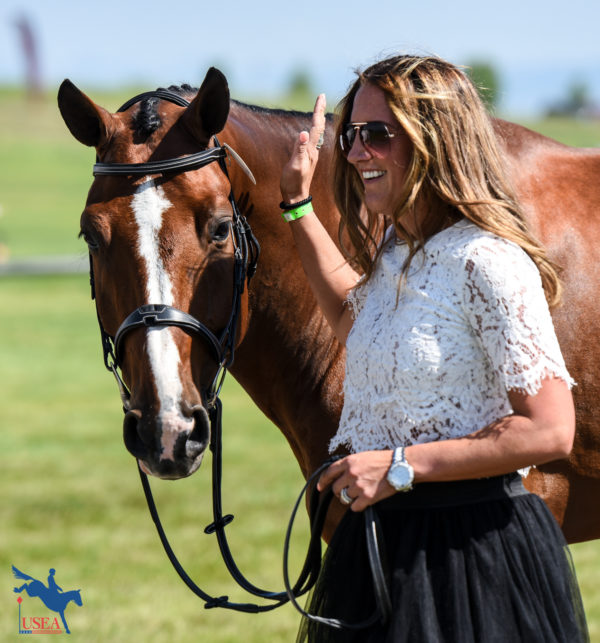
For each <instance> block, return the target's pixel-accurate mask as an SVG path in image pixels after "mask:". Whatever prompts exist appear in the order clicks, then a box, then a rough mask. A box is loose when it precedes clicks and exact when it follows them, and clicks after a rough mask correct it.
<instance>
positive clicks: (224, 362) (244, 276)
mask: <svg viewBox="0 0 600 643" xmlns="http://www.w3.org/2000/svg"><path fill="white" fill-rule="evenodd" d="M146 98H160V99H163V100H167V101H170V102H172V103H175V104H176V105H180V106H182V107H187V106H188V105H189V102H188V101H187V100H186V99H184V98H183V97H182V96H180V95H179V94H176V93H174V92H171V91H168V90H157V91H154V92H146V93H143V94H139V95H138V96H135V97H133V98H132V99H130V100H129V101H127V102H126V103H125V104H124V105H123V106H122V107H121V108H120V109H119V110H118V111H119V112H122V111H125V110H127V109H129V107H131V106H133V105H134V104H136V103H137V102H139V101H141V100H144V99H146ZM212 142H213V145H214V147H210V148H208V149H206V150H203V151H201V152H197V153H195V154H188V155H185V156H181V157H178V158H173V159H167V160H163V161H149V162H145V163H100V162H96V163H95V165H94V169H93V173H94V176H106V175H109V176H114V175H119V176H141V175H148V174H164V173H169V172H186V171H189V170H195V169H199V168H202V167H204V166H206V165H208V164H210V163H212V162H214V161H216V162H218V163H219V166H220V168H221V170H222V171H223V173H224V174H225V176H226V177H227V179H228V181H229V183H230V186H231V180H230V179H229V174H228V172H227V163H226V160H227V159H228V156H229V155H230V156H232V157H233V158H234V160H236V162H238V163H240V164H241V165H242V169H244V171H246V172H247V173H249V170H248V169H247V168H246V167H245V164H244V163H243V161H242V160H241V159H240V158H239V157H238V155H237V154H236V153H235V152H234V151H233V150H232V149H231V148H230V147H229V146H228V145H227V144H223V145H221V144H220V143H219V141H218V140H217V138H216V137H213V139H212ZM250 176H251V174H250ZM251 178H252V179H253V177H251ZM229 202H230V204H231V208H232V212H233V220H232V238H233V244H234V262H235V263H234V278H233V299H232V307H231V313H230V316H229V320H228V322H227V324H226V326H225V328H224V329H223V331H222V332H221V333H220V334H219V335H217V334H215V333H214V332H213V331H212V330H210V329H209V328H207V327H206V326H205V325H204V324H203V323H202V322H201V321H199V320H197V319H196V318H195V317H193V316H192V315H190V314H189V313H186V312H184V311H182V310H178V309H177V308H173V307H172V306H168V305H166V304H146V305H143V306H140V307H139V308H137V309H136V310H134V311H133V312H132V313H131V314H129V315H128V316H127V317H126V318H125V320H124V321H123V322H122V323H121V325H120V326H119V328H118V330H117V332H116V333H115V335H114V337H113V336H111V335H109V334H108V333H107V332H106V330H105V329H104V327H103V325H102V322H101V320H100V315H99V313H98V324H99V326H100V334H101V339H102V349H103V354H104V365H105V366H106V368H107V369H108V370H109V371H111V372H112V373H113V375H114V376H115V378H116V380H117V384H118V387H119V392H120V395H121V400H122V403H123V409H124V410H125V411H126V410H129V400H130V393H129V391H128V389H127V386H126V384H125V382H124V381H123V379H122V377H121V375H120V373H119V370H120V366H121V363H122V358H123V341H124V338H125V336H126V335H127V334H128V333H129V332H131V331H132V330H134V329H136V328H155V327H166V326H176V327H178V328H181V329H182V330H184V331H185V332H186V333H188V334H190V335H192V336H198V337H200V338H201V339H202V340H203V341H204V343H205V344H206V345H207V347H208V348H209V349H210V352H211V354H212V357H213V358H214V359H215V362H216V363H217V365H218V367H217V372H216V375H215V377H214V379H213V382H212V385H211V388H210V390H209V393H208V400H207V403H206V408H207V411H208V416H209V420H210V425H211V439H210V449H211V451H212V453H213V458H212V474H213V485H212V488H213V522H212V523H211V524H210V525H208V526H207V527H206V528H205V530H204V531H205V533H207V534H212V533H214V534H216V537H217V541H218V544H219V549H220V551H221V555H222V557H223V560H224V562H225V565H226V566H227V569H228V570H229V572H230V574H231V576H232V577H233V579H234V580H235V581H236V582H237V583H238V585H240V586H241V587H242V588H243V589H244V590H246V591H247V592H249V593H250V594H252V595H254V596H257V597H259V598H261V599H264V600H267V601H271V602H270V603H267V604H264V605H255V604H253V603H233V602H231V601H230V600H229V597H228V596H219V597H215V596H211V595H210V594H207V593H206V592H204V591H203V590H202V589H201V588H200V587H198V586H197V585H196V583H194V581H193V580H192V579H191V578H190V577H189V576H188V574H187V573H186V572H185V570H184V569H183V567H182V566H181V564H180V563H179V561H178V560H177V557H176V556H175V553H174V552H173V550H172V548H171V546H170V544H169V541H168V539H167V536H166V534H165V532H164V529H163V527H162V524H161V522H160V518H159V516H158V511H157V509H156V504H155V502H154V498H153V496H152V491H151V488H150V483H149V481H148V477H147V475H146V474H145V473H144V472H143V471H142V470H141V469H140V468H139V466H138V471H139V474H140V478H141V481H142V487H143V489H144V494H145V496H146V501H147V503H148V508H149V510H150V514H151V516H152V519H153V521H154V523H155V526H156V529H157V531H158V535H159V537H160V540H161V542H162V544H163V547H164V549H165V552H166V553H167V556H168V557H169V560H170V561H171V563H172V565H173V567H174V568H175V570H176V571H177V573H178V574H179V576H180V577H181V579H182V580H183V582H184V583H185V584H186V585H187V586H188V587H189V588H190V589H191V590H192V591H193V592H194V593H195V594H196V595H197V596H199V597H200V598H201V599H202V600H203V601H204V602H205V607H206V608H212V607H222V608H226V609H232V610H236V611H241V612H250V613H259V612H266V611H269V610H272V609H275V608H277V607H279V606H281V605H283V604H284V603H287V602H288V601H291V602H292V603H293V605H294V606H295V607H296V608H297V609H298V610H299V611H300V612H301V613H302V614H303V615H305V616H307V617H309V618H312V619H314V620H317V621H320V622H322V623H326V624H328V625H331V626H333V627H337V628H339V627H348V628H352V629H360V628H364V627H368V626H370V625H372V624H374V623H375V622H376V621H377V620H380V619H383V620H385V619H386V618H387V615H388V614H389V612H390V610H391V603H390V599H389V595H388V591H387V586H386V583H385V578H384V574H383V570H382V567H381V560H380V555H379V550H378V538H377V530H378V527H377V524H378V523H377V518H376V514H375V512H373V510H372V508H371V507H369V508H368V509H367V510H366V511H365V521H366V522H365V524H366V531H367V545H368V555H369V562H370V566H371V573H372V576H373V583H374V588H375V594H376V598H377V603H378V607H377V609H376V610H375V612H374V614H373V615H372V616H371V617H370V618H369V619H367V620H365V621H363V622H361V623H356V624H354V623H345V622H342V621H340V620H338V619H327V618H323V617H319V616H313V615H310V614H307V613H306V612H304V610H302V608H301V607H300V606H299V605H298V603H297V598H299V597H300V596H302V595H303V594H305V593H306V592H308V591H309V590H310V589H311V588H312V586H313V585H314V583H315V582H316V580H317V576H318V574H319V570H320V566H321V532H322V530H323V526H324V522H325V517H326V514H327V510H328V508H329V504H330V502H331V499H332V493H331V491H329V492H327V493H324V494H319V493H318V492H317V491H316V480H317V479H318V476H319V475H320V474H321V473H322V472H323V471H324V470H325V468H326V467H327V466H329V464H331V462H332V461H331V460H330V461H328V462H326V463H325V464H323V465H322V466H321V467H320V468H319V469H318V470H317V471H316V472H314V473H313V475H312V476H311V477H310V478H309V480H308V481H307V483H306V485H305V486H304V488H303V490H302V492H301V494H300V497H299V498H298V500H297V502H296V504H295V506H294V510H293V513H292V517H291V519H290V523H289V526H288V530H287V533H286V541H285V546H284V585H285V591H283V592H271V591H266V590H263V589H260V588H259V587H257V586H255V585H254V584H252V583H251V582H250V581H248V580H247V579H246V578H245V577H244V575H243V574H242V573H241V572H240V570H239V568H238V566H237V565H236V563H235V561H234V559H233V556H232V554H231V550H230V547H229V544H228V541H227V537H226V534H225V527H226V526H227V525H228V524H229V523H230V522H231V521H232V520H233V515H231V514H223V510H222V500H221V478H222V421H221V420H222V404H221V400H220V398H219V393H220V390H221V387H222V384H223V380H224V378H225V375H226V373H227V369H228V368H229V367H230V366H231V364H232V363H233V359H234V353H235V343H236V338H237V331H238V323H239V318H240V311H241V300H242V294H243V292H244V287H245V284H246V282H248V283H249V281H250V279H251V278H252V276H253V275H254V273H255V272H256V266H257V262H258V257H259V254H260V245H259V243H258V241H257V240H256V237H255V236H254V234H253V233H252V229H251V228H250V225H249V224H248V221H247V220H246V218H245V217H244V215H243V214H242V213H241V212H240V209H239V208H238V205H237V203H236V200H235V197H234V195H233V187H230V192H229ZM90 284H91V287H92V299H95V283H94V272H93V264H92V258H91V255H90ZM310 485H312V495H311V502H310V524H311V539H310V543H309V546H308V551H307V555H306V559H305V562H304V565H303V568H302V570H301V572H300V575H299V577H298V580H297V581H296V583H295V584H294V585H293V587H292V586H291V583H290V580H289V574H288V569H287V556H288V551H289V541H290V537H291V529H292V525H293V521H294V518H295V516H296V512H297V510H298V506H299V505H300V502H301V499H302V497H303V495H304V493H306V492H307V490H308V488H309V486H310Z"/></svg>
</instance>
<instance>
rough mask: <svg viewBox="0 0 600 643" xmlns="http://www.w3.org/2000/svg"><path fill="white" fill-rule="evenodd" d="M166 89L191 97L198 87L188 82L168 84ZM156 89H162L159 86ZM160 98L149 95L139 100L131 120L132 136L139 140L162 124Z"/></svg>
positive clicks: (162, 89)
mask: <svg viewBox="0 0 600 643" xmlns="http://www.w3.org/2000/svg"><path fill="white" fill-rule="evenodd" d="M167 89H168V91H170V92H173V93H175V94H179V95H180V96H184V97H187V96H189V98H190V100H191V98H192V97H193V96H194V95H195V94H197V93H198V89H197V88H195V87H192V86H191V85H188V84H183V85H170V86H169V87H168V88H167ZM157 91H164V88H162V87H159V88H158V90H157ZM159 102H160V98H156V97H150V98H144V100H142V101H140V103H139V108H138V110H137V112H136V113H135V115H134V116H133V119H132V121H131V125H132V129H133V133H134V136H135V137H136V138H138V139H140V140H146V139H147V138H148V137H149V136H150V135H151V134H153V133H154V132H156V131H157V130H158V129H160V127H161V126H162V118H161V116H160V114H159V112H158V103H159Z"/></svg>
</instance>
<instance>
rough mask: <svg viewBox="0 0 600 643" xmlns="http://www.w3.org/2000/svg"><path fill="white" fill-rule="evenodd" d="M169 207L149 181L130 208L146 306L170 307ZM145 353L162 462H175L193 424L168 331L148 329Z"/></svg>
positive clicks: (178, 362) (138, 191)
mask: <svg viewBox="0 0 600 643" xmlns="http://www.w3.org/2000/svg"><path fill="white" fill-rule="evenodd" d="M170 207H172V203H171V202H170V201H169V200H168V199H167V198H166V196H165V193H164V190H163V189H162V187H161V186H156V185H155V183H154V181H153V180H151V179H150V180H148V181H146V182H145V183H143V184H142V185H140V187H139V188H138V189H137V190H136V192H135V194H134V196H133V199H132V201H131V208H132V210H133V212H134V215H135V220H136V223H137V225H138V232H139V234H138V245H137V248H138V252H139V254H140V256H141V257H142V259H143V261H144V263H145V264H146V275H147V282H146V297H147V303H149V304H166V305H167V306H172V305H173V284H172V282H171V278H170V277H169V274H168V273H167V271H166V269H165V266H164V264H163V261H162V259H161V256H160V252H159V234H160V229H161V227H162V218H163V213H164V212H165V211H166V210H168V209H169V208H170ZM147 333H148V335H147V352H148V358H149V360H150V368H151V369H152V374H153V376H154V382H155V385H156V391H157V393H158V399H159V402H160V410H159V414H158V420H159V422H160V424H161V429H162V431H161V446H162V453H161V456H160V459H161V460H174V448H175V443H176V441H177V438H178V437H179V436H180V435H181V434H182V432H187V431H191V430H192V429H193V428H194V427H193V424H194V421H193V419H191V418H185V417H183V415H182V414H181V398H182V394H183V386H182V384H181V378H180V376H179V364H180V361H181V360H180V357H179V351H178V349H177V345H176V344H175V340H174V339H173V335H172V331H171V329H170V328H149V329H148V331H147Z"/></svg>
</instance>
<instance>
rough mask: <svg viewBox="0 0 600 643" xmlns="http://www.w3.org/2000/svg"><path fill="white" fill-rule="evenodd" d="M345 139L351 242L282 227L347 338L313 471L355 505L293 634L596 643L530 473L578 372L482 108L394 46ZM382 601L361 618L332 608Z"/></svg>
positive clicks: (547, 265) (304, 157) (318, 113)
mask: <svg viewBox="0 0 600 643" xmlns="http://www.w3.org/2000/svg"><path fill="white" fill-rule="evenodd" d="M324 107H325V105H324V98H323V97H320V98H319V99H318V100H317V103H316V105H315V111H314V115H313V124H312V127H311V130H310V132H309V133H306V132H302V133H300V134H299V135H298V136H297V138H296V141H295V146H294V149H293V152H292V155H291V158H290V160H289V162H288V163H287V165H286V166H285V167H284V168H283V171H282V177H281V192H282V195H283V197H284V203H282V207H283V208H284V209H294V208H295V204H297V203H298V204H299V203H304V202H306V201H308V200H309V194H308V192H309V188H310V184H311V180H312V175H313V172H314V167H315V165H316V162H317V159H318V154H319V146H318V144H317V142H318V140H319V137H320V134H321V132H322V130H323V128H324V126H325V124H324ZM381 124H383V125H384V128H382V126H381ZM375 133H377V135H376V136H375ZM338 134H339V140H340V149H338V150H336V153H335V157H334V164H335V180H334V189H335V193H336V201H337V205H338V207H339V209H340V211H341V216H342V223H341V226H340V229H341V230H346V231H347V232H348V233H349V236H350V238H351V240H352V242H353V247H350V248H348V249H347V250H346V252H345V257H344V254H342V252H339V251H338V250H337V249H336V247H335V246H334V245H333V242H332V240H331V239H330V238H329V236H328V234H327V232H326V230H325V229H324V228H323V227H322V226H321V224H320V222H319V219H318V218H317V215H316V214H315V212H314V211H309V212H303V213H302V216H296V217H294V218H293V219H292V220H291V222H290V224H289V225H290V226H291V228H292V233H293V236H294V240H295V243H296V247H297V249H298V251H299V253H300V255H301V258H302V261H303V266H304V269H305V272H306V275H307V277H308V279H309V281H310V283H311V286H312V288H313V291H314V292H315V294H316V296H317V299H318V301H319V303H320V305H321V308H322V310H323V312H324V314H325V316H326V317H327V319H328V321H329V323H330V325H331V327H332V328H333V329H334V332H335V333H336V336H337V337H338V339H339V341H340V342H342V343H344V344H345V345H346V349H347V358H346V377H345V382H344V407H343V409H342V415H341V418H340V423H339V427H338V430H337V433H336V435H335V436H334V437H333V439H332V440H331V441H330V443H329V450H330V452H331V453H332V454H333V453H336V452H338V451H342V452H349V453H350V455H348V456H346V457H343V458H341V459H338V460H337V461H335V462H334V463H333V464H331V465H330V466H329V468H328V469H327V470H326V471H325V472H324V473H323V474H322V476H321V479H320V481H319V484H318V488H319V489H320V490H322V491H323V490H325V489H327V488H329V487H331V489H332V490H333V492H334V494H335V495H337V496H338V497H339V499H340V502H341V503H342V504H343V505H347V506H348V507H349V509H350V511H348V513H347V514H346V516H345V517H344V519H343V520H342V521H341V523H340V525H339V526H338V528H337V530H336V532H335V534H334V536H333V539H332V541H331V543H330V547H329V550H328V552H327V556H326V559H325V563H324V566H323V569H322V571H321V576H320V579H319V582H318V584H317V586H316V589H315V592H314V595H313V597H312V598H311V600H310V604H309V613H310V616H308V617H306V618H305V620H304V623H303V627H302V628H301V630H300V633H299V638H298V640H299V641H305V640H306V641H310V642H313V641H314V642H315V643H316V642H318V643H325V642H334V641H340V642H341V641H343V642H344V643H348V642H349V641H361V642H363V641H372V642H373V643H374V642H375V641H377V642H380V641H389V642H391V641H393V642H394V643H399V642H406V643H408V642H414V643H421V642H423V641H428V642H430V643H437V642H440V643H441V642H442V641H443V642H444V643H449V642H456V643H459V642H461V643H462V642H463V641H477V642H478V643H485V642H487V641H489V642H491V641H524V640H527V641H539V643H542V642H543V643H548V642H549V641H555V642H556V643H561V642H562V641H567V640H568V641H586V640H588V634H587V626H586V623H585V617H584V615H583V608H582V605H581V598H580V596H579V591H578V589H577V585H576V580H575V577H574V575H573V572H572V569H571V565H570V559H569V556H568V555H567V554H566V553H565V541H564V538H563V536H562V534H561V533H560V530H559V528H558V525H557V523H556V522H555V520H554V518H553V517H552V515H551V514H550V512H549V510H548V508H547V506H546V505H545V504H544V503H543V501H542V500H541V498H539V497H538V496H536V495H534V494H532V493H529V492H528V491H527V490H526V489H525V487H524V485H523V482H522V477H523V476H526V475H527V474H528V472H529V470H530V467H531V466H535V465H538V464H544V463H546V462H550V461H553V460H555V459H558V458H565V457H567V456H568V455H569V453H570V451H571V448H572V445H573V439H574V433H575V414H574V406H573V400H572V396H571V393H570V388H571V386H572V384H573V379H572V378H571V376H570V375H569V373H568V372H567V369H566V367H565V363H564V360H563V357H562V355H561V352H560V348H559V345H558V341H557V338H556V335H555V331H554V327H553V324H552V319H551V316H550V310H549V307H550V306H554V305H556V304H557V303H558V302H559V300H560V295H561V285H560V282H559V280H558V276H557V271H556V267H555V265H554V264H553V263H552V262H551V261H550V260H549V258H548V256H547V254H546V251H545V249H544V248H543V247H542V246H541V245H540V244H539V243H538V242H537V241H536V240H535V238H534V237H533V235H532V234H531V233H530V232H529V230H528V228H527V225H526V223H525V216H524V213H523V211H522V209H521V206H520V205H519V203H518V201H517V198H516V195H515V192H514V190H513V188H512V187H511V184H510V181H509V178H508V168H507V167H506V166H505V165H504V162H503V160H502V159H503V155H502V152H501V151H500V148H499V145H498V142H497V138H496V135H495V133H494V131H493V127H492V123H491V120H490V118H489V116H488V115H487V113H486V111H485V109H484V106H483V105H482V103H481V100H480V98H479V96H478V94H477V92H476V90H475V88H474V87H473V86H472V84H471V83H470V81H469V80H468V79H467V78H466V76H465V75H464V74H463V73H462V72H461V71H460V70H459V69H458V68H457V67H455V66H454V65H452V64H450V63H448V62H446V61H444V60H441V59H439V58H433V57H421V56H408V55H407V56H396V57H393V58H389V59H386V60H382V61H380V62H379V63H376V64H374V65H372V66H371V67H369V68H368V69H367V70H365V71H364V72H362V73H360V74H359V76H358V79H357V80H356V82H355V83H354V84H353V86H352V87H351V88H350V90H349V92H348V94H347V95H346V97H345V98H344V99H343V100H342V102H341V110H340V119H339V124H338ZM357 134H359V135H357ZM284 214H285V213H284ZM365 221H366V222H365ZM384 228H387V230H386V232H385V235H382V234H381V231H382V229H384ZM382 237H383V238H382ZM345 258H347V259H348V260H349V262H350V263H349V264H348V263H345V262H344V259H345ZM340 266H342V268H340ZM351 266H354V267H355V268H357V269H358V270H361V271H362V273H363V274H362V276H361V277H360V279H359V272H357V271H355V270H353V268H352V267H351ZM367 507H374V511H375V512H376V513H377V515H378V516H379V520H380V522H381V541H380V547H381V548H382V549H383V550H384V551H386V553H387V556H386V558H387V560H388V561H389V569H388V584H389V596H390V599H389V601H388V603H389V605H386V602H385V601H379V602H377V601H375V598H374V597H373V595H372V593H371V592H370V590H368V589H366V588H368V587H369V583H368V578H369V573H370V572H369V561H370V558H371V556H372V553H371V549H370V548H369V547H367V545H366V543H365V539H364V535H363V529H362V524H363V523H362V521H361V519H360V518H359V516H360V513H361V512H362V511H363V510H364V509H365V508H367ZM540 545H541V546H540ZM377 609H378V611H379V616H380V618H379V620H378V621H375V619H373V618H371V619H369V620H368V625H367V626H366V627H365V626H363V628H364V629H357V628H358V626H356V627H355V629H351V630H350V631H345V630H343V629H340V628H339V623H338V624H337V627H335V625H336V624H335V623H332V621H331V619H332V618H336V619H340V620H341V621H343V622H344V623H345V624H347V623H357V622H358V621H362V622H364V621H366V620H367V618H368V616H369V615H370V614H372V613H373V611H374V610H377ZM375 613H377V611H376V612H375ZM323 617H328V619H329V620H325V619H324V618H323Z"/></svg>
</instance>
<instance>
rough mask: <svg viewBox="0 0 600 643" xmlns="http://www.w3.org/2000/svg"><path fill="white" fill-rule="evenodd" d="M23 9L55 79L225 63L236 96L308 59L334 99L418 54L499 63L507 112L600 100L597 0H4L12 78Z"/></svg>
mask: <svg viewBox="0 0 600 643" xmlns="http://www.w3.org/2000/svg"><path fill="white" fill-rule="evenodd" d="M22 15H25V16H27V17H28V18H29V20H30V21H31V24H32V26H33V29H34V32H35V34H36V36H37V40H38V43H39V52H40V57H41V71H42V77H43V81H44V84H45V86H46V87H47V88H50V89H52V88H54V87H55V86H58V84H59V83H60V82H61V81H62V80H63V79H64V78H67V77H68V78H70V79H71V80H72V81H73V82H74V83H75V84H77V85H78V86H79V87H80V88H81V89H83V90H84V91H86V89H87V90H88V91H91V90H92V89H103V88H107V89H114V88H119V87H122V86H127V85H135V86H136V87H141V88H144V89H154V88H155V87H158V86H165V85H170V84H180V83H182V82H188V83H190V84H192V85H195V86H198V85H199V84H200V83H201V81H202V78H203V77H204V73H205V72H206V69H207V68H208V67H209V66H211V65H215V66H217V67H219V68H220V69H221V70H222V71H223V72H224V73H225V74H226V75H227V77H228V80H229V84H230V87H231V91H232V95H233V97H234V98H235V97H237V98H242V99H247V98H248V97H252V96H261V95H265V96H276V95H277V94H281V93H282V92H283V91H284V90H285V87H286V85H287V83H288V82H289V80H288V79H289V75H290V73H292V72H294V71H296V70H299V69H302V70H305V71H306V72H308V74H309V75H310V77H311V79H312V81H313V85H314V88H315V91H316V92H321V91H324V92H326V93H327V94H328V95H329V96H330V98H331V99H333V100H335V99H339V98H340V97H341V96H342V95H343V94H344V92H345V90H346V88H347V87H348V85H349V84H350V83H351V82H352V80H353V77H354V75H353V70H354V69H355V68H357V67H365V66H366V65H368V64H369V63H372V62H374V61H375V60H377V59H378V58H381V57H382V56H385V55H392V54H395V53H402V52H415V53H433V54H437V55H440V56H442V57H444V58H447V59H448V60H450V61H452V62H454V63H457V64H469V63H471V62H473V61H476V60H477V61H484V62H489V63H491V64H493V65H494V66H495V67H496V69H497V70H498V72H499V74H500V82H501V95H500V109H501V111H502V112H503V113H508V114H519V115H523V116H527V115H535V114H537V113H539V112H540V111H541V110H543V109H544V107H547V106H548V105H549V104H551V103H556V102H557V101H559V100H560V99H561V98H563V97H564V96H565V95H566V93H567V91H568V89H569V87H570V86H572V85H573V84H575V83H583V84H585V85H586V86H587V88H588V90H589V92H590V94H591V97H592V98H593V99H594V100H595V101H597V102H600V2H599V1H598V0H568V1H565V0H560V1H557V0H545V1H542V0H499V1H497V2H487V1H486V0H453V1H452V2H447V1H445V2H442V1H436V0H410V1H405V0H397V1H396V2H392V1H389V0H384V1H380V2H377V1H375V0H371V1H370V2H369V1H368V0H367V1H365V0H362V1H360V2H359V1H358V0H343V1H329V2H328V1H327V0H301V1H300V2H289V1H288V2H286V1H285V0H279V1H278V2H275V1H274V0H253V1H251V2H248V1H245V2H242V1H240V0H229V1H227V0H213V1H212V2H207V1H206V0H170V2H169V1H165V0H161V1H160V2H159V1H157V0H147V1H146V2H142V1H140V0H96V1H95V2H90V1H89V0H51V1H48V2H47V1H46V0H3V2H2V6H1V8H0V84H7V83H10V84H14V83H19V82H21V81H22V79H23V76H24V68H25V66H24V60H23V55H22V52H21V48H20V45H19V37H18V32H17V29H16V27H15V24H14V23H15V20H16V19H17V18H18V17H19V16H22Z"/></svg>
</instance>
